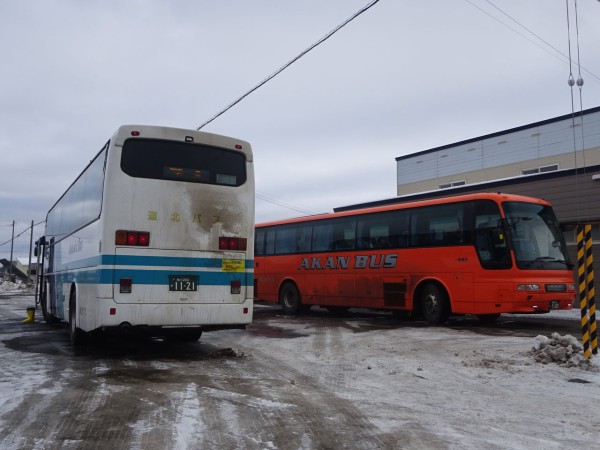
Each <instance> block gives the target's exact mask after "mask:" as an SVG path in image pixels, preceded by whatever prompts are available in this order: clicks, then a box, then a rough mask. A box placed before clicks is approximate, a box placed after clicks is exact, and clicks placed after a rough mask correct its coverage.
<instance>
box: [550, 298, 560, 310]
mask: <svg viewBox="0 0 600 450" xmlns="http://www.w3.org/2000/svg"><path fill="white" fill-rule="evenodd" d="M559 308H560V301H558V300H551V301H550V309H559Z"/></svg>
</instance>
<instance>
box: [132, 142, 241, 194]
mask: <svg viewBox="0 0 600 450" xmlns="http://www.w3.org/2000/svg"><path fill="white" fill-rule="evenodd" d="M121 169H122V170H123V172H125V173H126V174H127V175H130V176H132V177H137V178H153V179H157V180H177V181H187V182H192V183H205V184H219V185H226V186H240V185H242V184H244V183H245V182H246V160H245V157H244V155H243V154H242V153H238V152H235V151H232V150H227V149H223V148H218V147H210V146H207V145H200V144H191V143H184V142H174V141H163V140H158V139H128V140H126V141H125V143H124V144H123V154H122V156H121Z"/></svg>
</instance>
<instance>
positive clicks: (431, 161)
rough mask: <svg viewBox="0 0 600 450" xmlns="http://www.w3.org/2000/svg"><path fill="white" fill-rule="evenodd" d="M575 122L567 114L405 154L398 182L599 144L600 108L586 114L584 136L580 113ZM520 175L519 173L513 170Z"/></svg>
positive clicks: (532, 161)
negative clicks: (542, 121) (533, 124)
mask: <svg viewBox="0 0 600 450" xmlns="http://www.w3.org/2000/svg"><path fill="white" fill-rule="evenodd" d="M575 124H576V126H575V133H573V121H572V119H571V118H567V119H563V120H560V121H557V122H550V123H544V124H541V125H535V126H532V127H530V128H526V129H520V130H517V131H513V132H507V133H506V134H494V135H493V136H490V137H488V138H482V139H480V140H472V141H469V142H468V143H460V144H457V145H456V146H454V147H453V146H446V147H443V148H441V149H439V150H435V151H431V152H426V153H423V152H419V153H418V154H415V155H414V157H403V158H402V159H400V160H398V161H397V164H396V167H397V175H398V186H401V185H405V184H410V183H417V182H420V181H425V180H434V179H436V178H441V177H454V176H458V175H459V174H463V173H465V172H472V171H476V170H481V169H490V168H494V167H500V166H505V165H509V164H516V163H519V162H523V163H526V162H531V164H524V165H523V168H529V167H537V166H536V165H535V161H536V160H537V159H540V158H548V157H553V156H558V155H566V154H569V153H572V152H573V151H574V148H575V149H577V150H581V149H582V148H584V146H585V148H586V149H591V148H594V147H599V146H600V111H597V112H593V113H590V114H587V115H585V116H584V117H583V125H584V127H583V132H584V133H583V136H582V133H581V130H582V128H581V117H576V118H575ZM469 149H475V150H471V151H469ZM444 155H445V157H443V156H444ZM418 161H421V162H419V163H418ZM560 168H561V169H563V168H565V167H562V166H561V167H560ZM517 175H519V173H514V174H513V176H517ZM458 179H464V177H460V176H458V177H456V178H452V181H456V180H458ZM440 182H442V181H440ZM436 184H438V183H436Z"/></svg>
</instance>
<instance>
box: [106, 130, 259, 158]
mask: <svg viewBox="0 0 600 450" xmlns="http://www.w3.org/2000/svg"><path fill="white" fill-rule="evenodd" d="M130 138H133V139H135V138H138V139H139V138H142V139H143V138H146V139H165V140H173V141H182V142H191V143H193V142H196V143H198V142H200V143H202V144H205V145H209V146H214V147H221V148H227V149H230V150H233V151H236V152H240V153H243V154H244V155H246V160H247V161H248V162H252V159H253V158H252V148H251V146H250V144H249V143H248V142H246V141H243V140H241V139H236V138H232V137H229V136H222V135H220V134H214V133H207V132H205V131H198V130H188V129H184V128H172V127H161V126H153V125H122V126H120V127H119V129H118V130H117V131H116V132H115V134H114V136H113V144H114V145H117V146H123V143H124V142H125V140H126V139H130Z"/></svg>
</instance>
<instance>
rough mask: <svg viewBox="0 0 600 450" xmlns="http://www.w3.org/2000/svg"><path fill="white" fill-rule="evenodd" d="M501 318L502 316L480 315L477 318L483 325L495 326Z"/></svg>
mask: <svg viewBox="0 0 600 450" xmlns="http://www.w3.org/2000/svg"><path fill="white" fill-rule="evenodd" d="M498 317H500V314H478V315H477V318H478V319H479V321H480V322H481V323H482V324H485V325H493V324H495V323H496V321H497V320H498Z"/></svg>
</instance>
